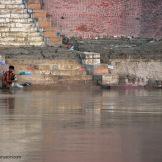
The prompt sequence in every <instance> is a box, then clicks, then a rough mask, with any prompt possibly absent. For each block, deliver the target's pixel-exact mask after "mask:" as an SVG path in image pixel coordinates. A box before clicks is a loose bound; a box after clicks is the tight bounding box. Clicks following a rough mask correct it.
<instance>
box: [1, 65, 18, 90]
mask: <svg viewBox="0 0 162 162" xmlns="http://www.w3.org/2000/svg"><path fill="white" fill-rule="evenodd" d="M14 71H15V68H14V66H12V65H11V66H9V70H8V71H6V72H5V73H4V74H3V77H2V87H3V88H10V87H11V86H12V83H13V82H14V80H15V78H16V77H15V73H14Z"/></svg>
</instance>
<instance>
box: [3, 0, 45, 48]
mask: <svg viewBox="0 0 162 162" xmlns="http://www.w3.org/2000/svg"><path fill="white" fill-rule="evenodd" d="M44 44H45V43H44V38H43V36H42V34H41V32H40V31H39V28H38V27H37V26H36V23H35V21H34V19H33V18H31V15H30V14H29V12H28V9H27V8H26V5H25V4H24V3H23V2H22V0H0V47H10V46H43V45H44Z"/></svg>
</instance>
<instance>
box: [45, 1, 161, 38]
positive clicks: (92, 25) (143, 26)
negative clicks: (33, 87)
mask: <svg viewBox="0 0 162 162" xmlns="http://www.w3.org/2000/svg"><path fill="white" fill-rule="evenodd" d="M153 1H154V2H153ZM155 1H156V2H155ZM44 2H45V9H46V10H48V12H49V13H50V14H51V15H52V19H53V22H54V24H55V26H57V30H58V31H61V32H62V33H63V34H65V35H67V36H78V37H79V36H81V37H83V38H94V37H96V36H100V37H103V36H115V35H116V36H121V35H124V36H145V37H147V36H149V37H152V36H156V37H157V35H158V37H159V35H160V37H161V36H162V31H161V26H162V25H161V20H162V15H159V16H152V13H154V14H156V13H159V12H161V10H162V0H44ZM156 4H158V5H156ZM150 12H151V14H150ZM147 15H148V16H149V17H150V16H152V17H151V18H150V19H149V18H148V19H146V18H145V17H146V16H147ZM154 17H156V20H154ZM160 18H161V19H160ZM156 24H157V26H158V27H156ZM148 28H150V29H148ZM156 33H158V34H156Z"/></svg>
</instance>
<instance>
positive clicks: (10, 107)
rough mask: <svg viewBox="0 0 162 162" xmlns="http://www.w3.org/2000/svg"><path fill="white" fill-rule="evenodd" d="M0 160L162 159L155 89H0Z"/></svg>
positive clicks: (161, 99)
mask: <svg viewBox="0 0 162 162" xmlns="http://www.w3.org/2000/svg"><path fill="white" fill-rule="evenodd" d="M9 155H10V156H21V158H19V159H16V160H15V159H5V160H4V159H2V157H0V162H1V161H5V162H11V161H12V162H20V161H22V162H162V91H161V90H149V91H148V90H129V91H127V90H118V91H117V90H116V91H113V90H100V89H98V88H94V87H93V88H87V89H84V88H80V89H79V90H76V89H74V90H72V89H70V88H68V89H66V90H60V89H59V90H58V89H55V90H12V91H2V90H1V91H0V156H9Z"/></svg>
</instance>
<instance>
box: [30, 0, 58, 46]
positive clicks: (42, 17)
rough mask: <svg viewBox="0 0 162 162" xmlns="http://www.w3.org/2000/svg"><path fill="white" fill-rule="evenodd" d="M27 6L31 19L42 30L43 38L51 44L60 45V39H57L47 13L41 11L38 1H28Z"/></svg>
mask: <svg viewBox="0 0 162 162" xmlns="http://www.w3.org/2000/svg"><path fill="white" fill-rule="evenodd" d="M27 6H28V9H31V10H32V17H33V18H35V19H36V20H37V21H38V26H39V27H40V28H42V30H43V35H44V37H45V38H47V39H48V40H50V43H51V44H61V39H60V38H58V37H57V35H56V33H57V32H56V30H55V28H54V27H53V25H52V22H51V19H50V18H49V15H48V13H47V12H46V11H45V10H43V9H42V6H41V3H40V0H29V2H28V4H27ZM51 29H52V30H51Z"/></svg>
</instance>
